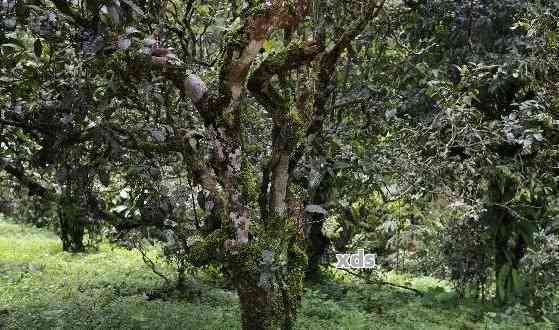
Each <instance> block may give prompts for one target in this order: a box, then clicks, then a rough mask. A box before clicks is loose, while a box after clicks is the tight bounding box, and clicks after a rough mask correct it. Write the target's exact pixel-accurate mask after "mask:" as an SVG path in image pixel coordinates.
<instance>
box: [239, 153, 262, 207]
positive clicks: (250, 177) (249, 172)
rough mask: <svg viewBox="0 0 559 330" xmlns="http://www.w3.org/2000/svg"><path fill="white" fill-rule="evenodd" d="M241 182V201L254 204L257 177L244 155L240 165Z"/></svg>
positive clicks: (256, 197) (256, 194) (256, 196)
mask: <svg viewBox="0 0 559 330" xmlns="http://www.w3.org/2000/svg"><path fill="white" fill-rule="evenodd" d="M241 180H242V183H241V184H242V185H241V187H242V188H241V189H242V194H243V199H244V200H245V201H247V202H249V203H255V202H256V201H257V200H258V193H259V191H258V177H257V176H256V173H255V171H254V168H253V166H252V164H251V163H250V161H249V160H248V159H247V157H246V156H245V155H243V159H242V164H241Z"/></svg>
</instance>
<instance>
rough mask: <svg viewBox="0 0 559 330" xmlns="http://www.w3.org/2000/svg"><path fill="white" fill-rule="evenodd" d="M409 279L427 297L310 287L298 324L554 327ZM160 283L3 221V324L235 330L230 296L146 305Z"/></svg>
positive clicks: (123, 258) (109, 250)
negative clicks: (460, 300) (69, 250)
mask: <svg viewBox="0 0 559 330" xmlns="http://www.w3.org/2000/svg"><path fill="white" fill-rule="evenodd" d="M393 280H398V278H394V279H393ZM400 280H402V279H400ZM402 281H403V280H402ZM411 282H412V285H413V286H414V287H416V288H419V289H421V290H422V291H424V292H427V294H426V295H425V296H424V297H417V296H415V295H414V294H413V293H411V292H406V291H401V290H398V289H391V288H387V287H381V288H378V287H376V286H366V285H361V284H352V283H343V282H340V283H335V282H334V283H331V284H328V285H323V286H314V287H312V288H309V289H307V290H306V294H305V299H304V303H303V307H302V309H301V314H300V317H299V321H298V326H297V328H299V329H321V330H324V329H528V328H533V329H546V328H548V329H552V328H553V327H552V326H551V325H545V324H538V325H535V324H531V325H528V324H527V323H525V324H522V322H523V321H526V322H528V321H529V320H527V319H526V317H524V316H523V315H522V313H518V311H514V310H512V311H511V312H509V313H508V314H507V313H499V314H496V313H493V312H492V311H491V309H490V308H489V307H487V306H480V305H479V304H477V303H473V302H470V303H467V302H466V303H464V304H458V302H457V300H456V299H455V297H454V295H453V294H452V293H451V292H449V291H448V289H446V288H445V287H444V286H443V285H442V284H441V283H437V282H436V281H434V280H432V279H429V278H421V279H413V280H411ZM161 284H162V283H161V281H160V279H159V278H158V277H157V276H156V275H154V274H153V273H152V272H151V271H150V270H149V269H148V268H147V267H146V266H145V265H144V264H143V262H142V260H141V258H140V257H139V256H138V255H137V254H136V253H134V252H131V251H127V250H124V249H120V248H113V247H111V246H109V245H103V246H102V247H101V250H100V252H97V253H90V254H81V255H72V254H69V253H65V252H62V251H61V248H60V243H59V241H58V239H57V237H56V236H54V235H53V234H52V233H49V232H47V231H44V230H39V229H35V228H31V227H27V226H23V225H16V224H9V223H6V222H0V328H7V329H51V328H56V329H77V328H81V329H237V328H238V324H239V316H238V315H239V307H238V302H237V297H236V294H235V293H234V292H230V291H226V290H221V289H217V288H212V287H209V286H206V285H200V286H199V288H198V290H199V292H200V294H199V295H198V296H197V297H196V299H195V301H191V302H189V301H186V300H184V299H183V300H178V299H168V300H161V299H156V300H149V299H148V295H146V293H149V292H150V290H157V289H158V288H160V287H161Z"/></svg>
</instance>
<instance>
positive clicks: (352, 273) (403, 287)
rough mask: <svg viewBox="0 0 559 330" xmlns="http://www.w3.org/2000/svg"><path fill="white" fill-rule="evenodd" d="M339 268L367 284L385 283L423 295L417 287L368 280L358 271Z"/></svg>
mask: <svg viewBox="0 0 559 330" xmlns="http://www.w3.org/2000/svg"><path fill="white" fill-rule="evenodd" d="M339 269H340V270H343V271H344V272H346V273H349V274H351V275H353V276H355V277H358V278H360V279H362V280H363V281H365V283H367V284H377V285H387V286H391V287H394V288H399V289H404V290H409V291H413V292H414V293H415V294H416V295H418V296H420V297H423V295H424V293H423V292H421V291H419V290H417V289H414V288H412V287H409V286H405V285H400V284H396V283H391V282H386V281H371V280H369V279H368V278H365V277H364V276H363V275H360V274H358V273H355V272H352V271H351V270H349V269H343V268H339Z"/></svg>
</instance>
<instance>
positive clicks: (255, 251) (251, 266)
mask: <svg viewBox="0 0 559 330" xmlns="http://www.w3.org/2000/svg"><path fill="white" fill-rule="evenodd" d="M286 224H287V226H282V229H281V230H277V231H275V232H276V235H275V236H268V235H266V236H267V237H269V239H266V240H265V241H266V243H264V244H255V243H251V244H248V245H247V246H245V247H243V248H242V250H241V251H240V252H239V253H238V254H237V255H236V256H234V257H233V259H232V262H231V264H230V266H231V267H232V271H233V273H234V274H235V275H234V277H235V283H236V286H237V292H238V294H239V303H240V307H241V321H242V327H243V329H293V328H294V326H295V322H296V318H297V310H298V308H299V306H300V304H301V298H302V295H303V279H304V275H305V269H306V265H307V257H306V254H305V252H304V249H303V244H302V243H303V242H302V241H301V240H299V238H298V237H297V236H296V235H294V232H293V231H292V230H290V229H291V228H288V227H290V226H289V222H287V223H286ZM286 227H287V228H286Z"/></svg>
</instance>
